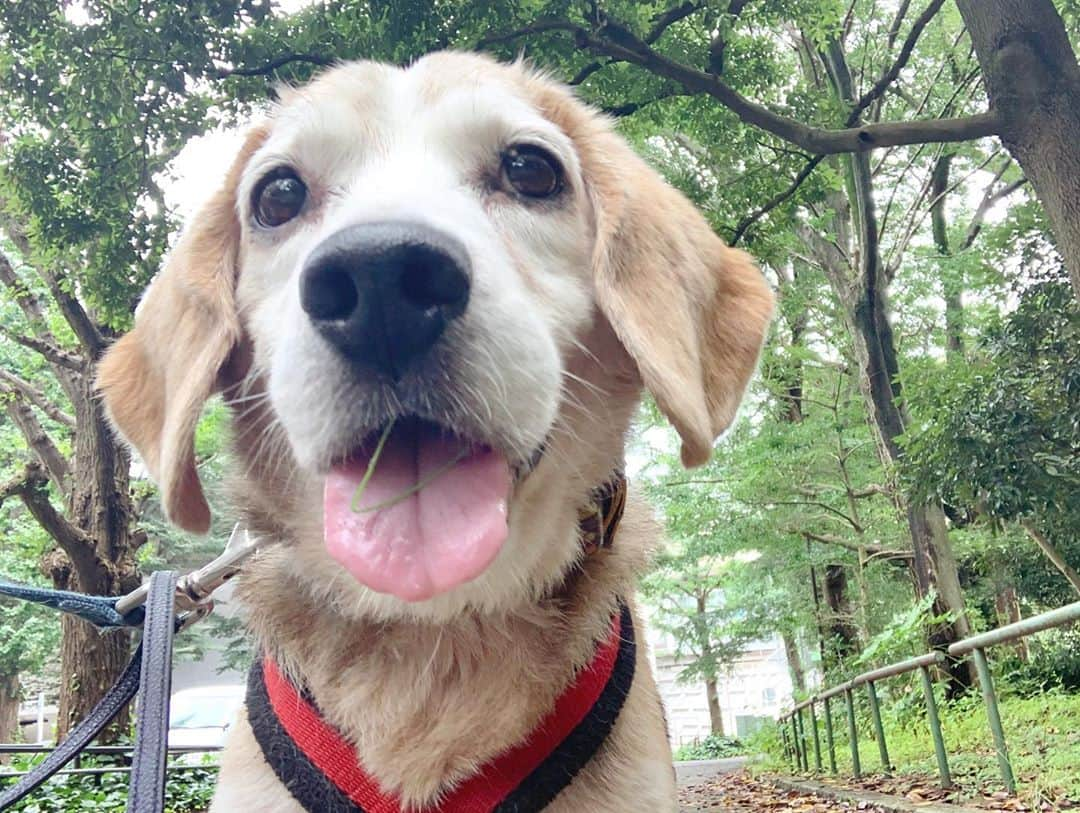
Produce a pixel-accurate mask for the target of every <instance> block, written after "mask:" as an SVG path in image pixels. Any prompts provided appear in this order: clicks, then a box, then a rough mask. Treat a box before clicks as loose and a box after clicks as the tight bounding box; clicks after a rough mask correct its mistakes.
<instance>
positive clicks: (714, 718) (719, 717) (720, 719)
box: [705, 680, 724, 737]
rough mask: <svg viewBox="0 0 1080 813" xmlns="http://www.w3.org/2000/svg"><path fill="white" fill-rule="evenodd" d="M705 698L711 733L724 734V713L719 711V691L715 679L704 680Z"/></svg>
mask: <svg viewBox="0 0 1080 813" xmlns="http://www.w3.org/2000/svg"><path fill="white" fill-rule="evenodd" d="M705 698H706V699H707V700H708V701H709V726H710V730H711V731H712V733H713V734H716V735H718V736H720V737H722V736H724V715H723V714H722V713H721V711H720V693H719V691H718V690H717V687H716V680H706V681H705Z"/></svg>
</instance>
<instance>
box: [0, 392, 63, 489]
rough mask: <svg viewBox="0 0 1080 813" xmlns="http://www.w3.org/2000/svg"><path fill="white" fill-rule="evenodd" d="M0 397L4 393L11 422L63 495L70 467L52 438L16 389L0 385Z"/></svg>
mask: <svg viewBox="0 0 1080 813" xmlns="http://www.w3.org/2000/svg"><path fill="white" fill-rule="evenodd" d="M0 396H4V400H5V402H6V403H5V407H6V409H7V413H8V415H9V416H10V418H11V421H12V423H14V424H15V426H16V427H17V428H18V430H19V432H20V433H21V434H22V436H23V437H24V438H25V439H26V443H27V445H28V446H29V447H30V450H31V451H32V452H33V453H34V455H35V456H36V457H37V458H38V460H40V461H41V463H42V465H43V466H44V467H45V470H46V471H47V472H48V473H49V479H51V480H52V481H53V483H54V484H55V485H56V488H57V489H58V490H59V491H60V493H61V494H67V493H68V490H69V484H68V475H69V474H70V473H71V466H70V464H69V463H68V460H67V458H66V457H64V455H63V454H61V452H60V449H58V448H57V446H56V443H54V442H53V439H52V438H51V437H49V433H48V432H46V431H45V429H44V427H42V425H41V422H40V421H39V420H38V419H37V416H35V415H34V413H33V410H31V409H30V407H29V406H28V405H27V403H26V398H25V396H24V395H23V394H22V392H20V391H19V390H18V389H17V388H15V387H9V386H6V385H0Z"/></svg>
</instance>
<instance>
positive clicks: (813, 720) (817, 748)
mask: <svg viewBox="0 0 1080 813" xmlns="http://www.w3.org/2000/svg"><path fill="white" fill-rule="evenodd" d="M810 726H811V728H813V729H814V770H815V771H817V772H818V773H821V735H820V734H819V733H818V722H817V711H816V710H815V709H814V701H813V700H811V701H810Z"/></svg>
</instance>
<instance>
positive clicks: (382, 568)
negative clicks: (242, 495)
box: [323, 426, 510, 601]
mask: <svg viewBox="0 0 1080 813" xmlns="http://www.w3.org/2000/svg"><path fill="white" fill-rule="evenodd" d="M412 428H413V429H415V431H402V430H397V429H396V430H395V431H394V432H392V433H391V435H390V438H389V440H388V441H387V443H386V445H385V447H384V448H383V451H382V454H381V455H380V456H379V459H378V460H377V461H376V464H375V471H374V472H373V474H372V476H371V478H370V480H368V483H367V486H366V488H365V489H364V492H363V495H362V496H361V498H360V501H359V503H358V505H357V506H356V507H357V509H358V510H356V511H354V510H353V497H354V495H355V494H356V490H357V488H358V487H359V486H360V480H361V479H362V478H363V476H364V473H365V472H366V471H367V467H368V463H369V461H370V457H369V455H368V454H363V455H357V456H356V457H354V458H352V459H350V460H349V461H347V462H345V463H342V464H339V465H337V466H334V467H333V468H332V469H331V470H330V472H329V473H328V474H327V476H326V486H325V491H324V497H323V510H324V519H323V521H324V524H325V526H324V527H325V536H326V547H327V550H328V551H329V552H330V555H331V556H333V557H334V559H336V560H337V561H338V562H340V563H341V565H342V566H343V567H344V568H345V569H346V570H348V571H349V572H350V573H351V574H352V575H353V576H354V577H356V579H357V580H358V581H360V582H361V583H362V584H364V585H366V586H368V587H370V588H371V589H372V590H377V591H379V592H380V593H390V594H392V595H395V596H397V597H398V598H401V599H404V600H405V601H423V600H425V599H429V598H431V597H432V596H437V595H439V594H440V593H444V592H446V591H447V590H450V589H452V588H454V587H457V586H458V585H459V584H464V583H465V582H467V581H471V580H472V579H475V578H476V577H477V576H479V575H480V574H481V573H482V572H483V571H484V570H485V568H487V566H488V565H489V564H491V562H492V560H493V559H494V558H495V556H496V554H498V552H499V548H501V547H502V544H503V542H504V541H506V536H507V533H508V530H507V524H506V504H507V499H508V497H509V493H510V467H509V465H508V464H507V462H506V459H505V458H504V457H503V456H502V455H499V454H497V453H495V452H494V451H492V450H490V449H472V450H468V451H467V453H466V452H465V449H466V447H465V446H464V445H463V443H462V442H461V441H459V440H457V439H456V438H453V437H446V436H445V435H443V434H441V433H439V432H437V431H436V430H435V429H434V428H429V427H423V426H421V427H412ZM463 453H464V457H461V459H458V458H459V456H461V455H462V454H463ZM455 461H456V462H455ZM429 478H431V479H429ZM421 482H422V483H424V486H423V488H422V489H420V491H418V492H416V493H414V494H410V495H409V496H408V497H405V498H404V499H400V500H398V499H397V498H399V497H400V495H401V494H402V493H403V492H405V491H407V490H408V489H410V488H415V486H416V484H417V483H421ZM395 500H397V501H395ZM387 502H390V503H391V504H389V505H381V507H380V504H383V503H387ZM365 509H367V510H365Z"/></svg>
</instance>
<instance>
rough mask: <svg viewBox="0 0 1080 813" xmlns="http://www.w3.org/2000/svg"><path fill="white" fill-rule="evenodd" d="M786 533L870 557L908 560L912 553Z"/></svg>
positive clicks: (799, 533)
mask: <svg viewBox="0 0 1080 813" xmlns="http://www.w3.org/2000/svg"><path fill="white" fill-rule="evenodd" d="M787 531H788V533H797V534H798V535H799V536H801V537H802V538H803V539H805V540H806V541H807V542H819V543H820V544H822V545H836V546H837V547H839V548H844V549H845V550H850V551H853V552H855V553H859V552H860V551H862V552H865V553H868V554H869V555H871V556H887V557H889V558H891V559H910V558H911V557H912V553H911V552H910V551H904V550H889V549H888V548H883V547H881V545H859V544H857V543H855V542H849V541H848V540H846V539H842V538H840V537H838V536H831V535H829V534H818V533H814V532H813V531H797V530H794V529H791V528H788V529H787Z"/></svg>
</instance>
